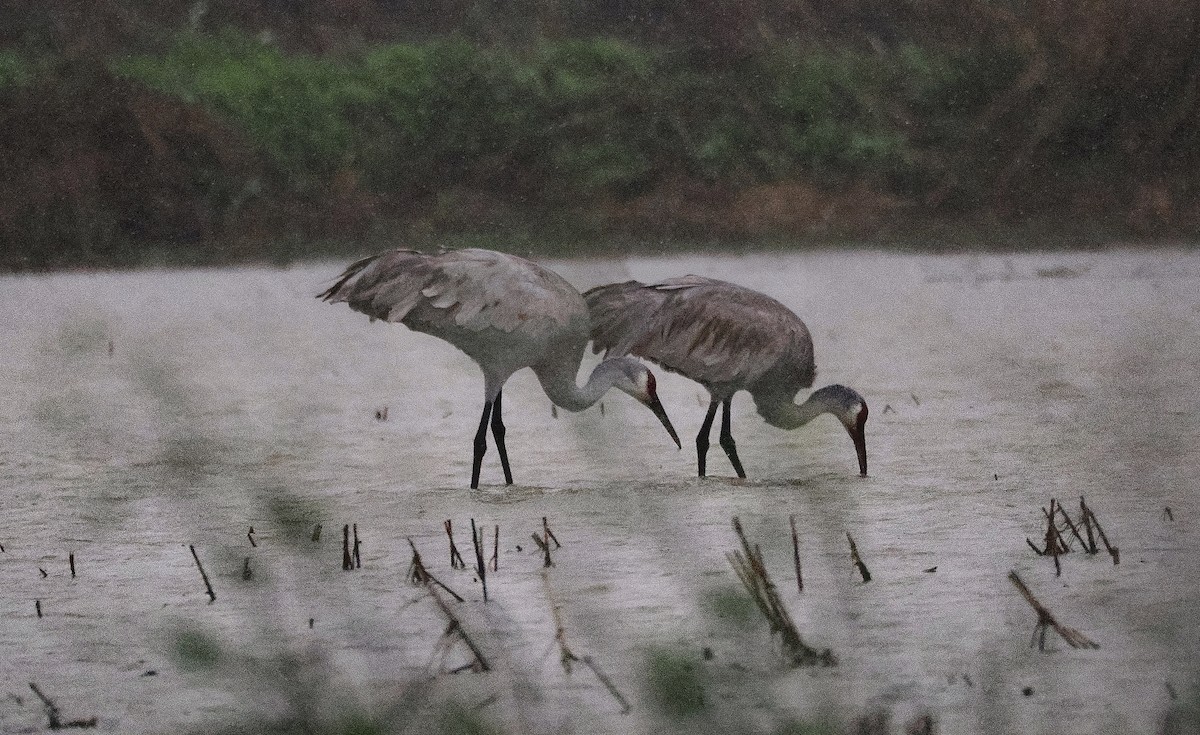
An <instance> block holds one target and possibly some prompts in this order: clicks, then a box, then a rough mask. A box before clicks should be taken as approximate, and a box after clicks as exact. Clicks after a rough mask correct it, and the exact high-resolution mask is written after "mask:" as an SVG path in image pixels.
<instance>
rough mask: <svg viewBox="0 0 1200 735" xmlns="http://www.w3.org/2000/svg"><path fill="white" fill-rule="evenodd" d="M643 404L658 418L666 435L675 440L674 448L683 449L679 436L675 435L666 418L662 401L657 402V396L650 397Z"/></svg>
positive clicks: (668, 419) (673, 428)
mask: <svg viewBox="0 0 1200 735" xmlns="http://www.w3.org/2000/svg"><path fill="white" fill-rule="evenodd" d="M645 404H646V407H647V408H649V409H650V410H651V411H653V412H654V415H655V416H657V417H658V420H659V421H661V422H662V425H663V426H664V427H665V428H666V430H667V433H668V434H670V435H671V438H672V439H673V440H675V446H676V447H677V448H679V449H683V444H682V443H681V442H680V441H679V434H676V433H675V427H674V426H672V425H671V419H670V418H668V417H667V409H665V408H663V405H662V401H660V400H658V396H651V397H650V398H649V399H647V400H646V401H645Z"/></svg>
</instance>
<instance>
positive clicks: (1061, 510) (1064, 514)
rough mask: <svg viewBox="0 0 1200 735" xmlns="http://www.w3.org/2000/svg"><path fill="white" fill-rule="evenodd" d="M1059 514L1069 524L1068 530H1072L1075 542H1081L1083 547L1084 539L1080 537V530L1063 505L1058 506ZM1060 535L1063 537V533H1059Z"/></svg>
mask: <svg viewBox="0 0 1200 735" xmlns="http://www.w3.org/2000/svg"><path fill="white" fill-rule="evenodd" d="M1058 514H1059V515H1060V516H1062V518H1063V520H1064V521H1066V522H1067V528H1070V529H1071V533H1072V534H1073V535H1074V536H1075V540H1076V541H1078V542H1079V545H1080V546H1083V545H1084V543H1083V537H1082V536H1080V535H1079V529H1078V528H1076V526H1075V522H1074V521H1072V520H1071V516H1069V515H1067V509H1066V508H1064V507H1063V505H1062V503H1059V504H1058ZM1059 535H1060V536H1061V535H1062V532H1061V531H1060V532H1059Z"/></svg>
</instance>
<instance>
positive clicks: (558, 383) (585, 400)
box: [535, 357, 627, 411]
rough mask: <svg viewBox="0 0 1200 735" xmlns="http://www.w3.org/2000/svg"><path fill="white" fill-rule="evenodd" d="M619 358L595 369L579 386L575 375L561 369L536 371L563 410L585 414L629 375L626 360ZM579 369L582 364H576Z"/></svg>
mask: <svg viewBox="0 0 1200 735" xmlns="http://www.w3.org/2000/svg"><path fill="white" fill-rule="evenodd" d="M626 359H627V358H621V357H616V358H613V359H610V360H605V361H603V362H601V363H600V364H599V365H597V366H596V367H595V369H593V370H592V374H591V375H590V376H589V377H588V379H587V382H585V383H584V384H583V385H582V386H580V385H577V384H576V383H575V372H574V371H567V370H564V369H561V368H552V369H542V370H537V369H536V368H535V372H536V374H537V376H538V380H539V381H541V383H542V389H543V390H545V391H546V397H547V398H549V399H550V401H551V402H552V403H553V404H554V405H556V406H558V407H559V408H563V409H566V410H568V411H582V410H584V409H585V408H588V407H589V406H592V405H593V404H595V403H596V401H598V400H600V399H601V398H602V397H603V396H604V394H605V393H607V392H608V391H609V389H610V388H612V387H613V386H614V385H616V384H617V382H618V381H619V380H620V379H621V378H622V377H625V375H626V373H625V370H624V368H623V364H622V361H623V360H626ZM576 368H578V364H576Z"/></svg>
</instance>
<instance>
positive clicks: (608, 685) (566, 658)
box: [542, 569, 632, 715]
mask: <svg viewBox="0 0 1200 735" xmlns="http://www.w3.org/2000/svg"><path fill="white" fill-rule="evenodd" d="M542 584H543V586H544V587H545V588H546V603H547V604H548V605H549V606H550V615H551V616H552V617H553V618H554V641H555V642H556V643H558V651H559V663H561V664H562V667H563V671H565V672H566V673H567V674H570V673H571V664H572V663H573V662H575V661H578V662H580V663H582V664H583V665H584V666H587V667H588V668H589V669H591V671H592V673H593V674H594V675H595V676H596V679H597V680H598V681H599V682H600V683H601V684H603V685H604V688H605V689H607V690H608V693H609V694H611V695H612V696H613V699H615V700H617V704H619V705H621V714H623V715H624V714H629V711H630V709H632V708H631V707H630V706H629V700H627V699H625V697H624V696H623V695H622V694H621V692H620V690H618V689H617V686H616V684H614V683H613V681H612V679H610V678H608V675H607V674H605V673H604V671H603V670H602V669H601V668H600V665H599V664H597V663H596V662H595V660H594V659H593V658H592V657H591V656H582V657H581V656H576V655H575V652H574V651H572V650H571V647H570V646H568V645H567V630H566V628H565V627H564V626H563V621H562V614H561V613H560V611H559V607H558V604H557V603H556V602H555V601H554V594H553V592H551V590H550V573H549V572H547V571H546V570H545V569H543V570H542Z"/></svg>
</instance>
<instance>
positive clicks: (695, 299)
mask: <svg viewBox="0 0 1200 735" xmlns="http://www.w3.org/2000/svg"><path fill="white" fill-rule="evenodd" d="M583 297H584V300H585V301H587V304H588V309H589V310H590V311H591V315H592V343H593V349H594V350H595V351H596V352H600V351H601V350H604V351H605V352H606V356H610V357H611V356H617V355H637V356H639V357H644V358H646V359H647V360H650V361H652V362H655V363H658V364H659V365H661V366H662V367H664V368H665V369H667V370H669V371H671V372H675V373H680V374H681V375H684V376H686V377H688V378H691V379H692V380H695V381H696V382H698V383H700V384H701V385H703V386H704V387H705V388H707V389H708V392H709V395H710V402H709V404H708V414H707V415H706V416H705V417H704V423H703V424H702V425H701V426H700V433H699V434H697V435H696V454H697V462H698V466H699V472H700V476H701V477H704V469H705V455H706V454H707V453H708V436H709V432H710V431H711V429H712V423H713V418H714V417H715V416H716V413H717V406H718V405H721V406H722V407H723V411H722V414H721V447H722V448H723V449H724V450H725V454H727V455H728V456H729V461H730V462H731V463H732V464H733V469H734V471H736V472H737V474H738V477H745V476H746V473H745V471H744V470H743V469H742V463H741V461H740V460H739V459H738V455H737V445H736V444H735V443H734V440H733V434H732V433H731V432H730V429H729V404H730V403H731V402H732V400H733V395H734V394H735V393H737V392H738V391H739V390H743V389H744V390H747V391H749V392H750V395H751V396H752V397H753V398H754V403H755V406H756V407H757V408H758V413H759V414H760V415H761V416H762V417H763V418H764V419H765V420H766V422H767V423H768V424H771V425H772V426H778V427H779V428H781V429H795V428H797V427H799V426H803V425H804V424H807V423H808V422H809V421H811V420H813V419H814V418H816V417H817V416H820V415H821V414H824V413H830V414H833V415H834V416H835V417H836V418H837V419H838V420H839V421H841V423H842V425H843V426H844V427H845V428H846V431H847V432H849V434H850V438H851V439H852V440H853V441H854V449H855V451H856V452H857V453H858V469H859V472H860V473H861V474H862V475H863V476H864V477H865V476H866V474H867V444H866V433H865V430H864V429H865V425H866V421H867V402H866V401H865V400H863V397H862V396H861V395H859V394H858V392H857V391H854V390H852V389H850V388H847V387H845V386H842V385H829V386H826V387H824V388H821V389H819V390H816V391H814V392H813V393H812V395H810V396H809V397H808V400H806V401H805V402H804V403H801V404H799V405H797V404H796V403H794V401H793V399H794V397H795V395H796V392H797V391H798V390H799V389H801V388H810V387H812V384H813V378H814V377H815V376H816V366H815V365H814V363H813V344H812V337H811V336H810V335H809V333H808V328H807V327H805V326H804V322H803V321H801V320H800V317H798V316H796V315H795V314H794V313H792V311H791V310H789V309H788V308H787V307H786V306H784V305H783V304H781V303H779V302H778V301H776V300H775V299H773V298H771V297H769V296H767V295H765V294H761V293H759V292H757V291H753V290H751V289H748V288H744V287H742V286H737V285H734V284H732V283H726V282H724V281H717V280H714V279H711V278H702V277H700V276H684V277H682V278H673V279H670V280H667V281H663V282H661V283H656V284H652V285H646V284H644V283H640V282H638V281H628V282H626V283H614V284H611V285H608V286H599V287H597V288H593V289H591V290H590V291H587V292H585V293H584V295H583Z"/></svg>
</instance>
